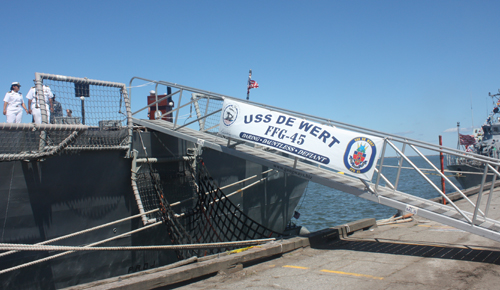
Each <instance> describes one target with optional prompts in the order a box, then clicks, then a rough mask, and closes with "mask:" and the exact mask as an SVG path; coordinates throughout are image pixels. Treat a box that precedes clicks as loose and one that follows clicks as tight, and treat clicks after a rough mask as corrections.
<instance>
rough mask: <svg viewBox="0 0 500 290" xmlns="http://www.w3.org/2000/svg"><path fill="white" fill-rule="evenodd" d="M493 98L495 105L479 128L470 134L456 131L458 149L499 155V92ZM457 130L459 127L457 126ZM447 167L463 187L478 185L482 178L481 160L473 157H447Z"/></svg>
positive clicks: (496, 156) (489, 176) (485, 154)
mask: <svg viewBox="0 0 500 290" xmlns="http://www.w3.org/2000/svg"><path fill="white" fill-rule="evenodd" d="M490 96H491V97H492V98H494V100H495V107H494V108H493V110H492V112H491V113H490V114H489V116H488V118H487V119H486V121H485V122H484V124H483V126H481V128H475V129H474V132H473V134H472V135H462V134H460V133H458V145H457V146H458V147H459V148H458V149H461V148H460V147H462V150H464V151H466V152H471V153H476V154H480V155H483V156H487V157H491V158H496V159H498V158H499V157H500V154H499V150H500V121H499V117H498V116H499V115H498V113H499V111H500V109H499V108H500V107H499V106H500V99H499V96H500V94H495V95H492V94H490ZM457 130H459V127H458V126H457ZM447 168H448V169H449V170H451V171H453V172H454V173H455V178H456V179H457V181H458V182H459V183H460V185H462V187H463V188H470V187H474V186H477V185H480V184H481V182H482V179H483V172H484V165H483V164H482V162H479V161H475V160H473V159H465V158H461V157H458V156H448V157H447ZM492 180H493V175H488V176H487V177H486V182H491V181H492Z"/></svg>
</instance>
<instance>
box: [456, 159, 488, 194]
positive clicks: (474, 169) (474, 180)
mask: <svg viewBox="0 0 500 290" xmlns="http://www.w3.org/2000/svg"><path fill="white" fill-rule="evenodd" d="M447 168H448V170H451V171H463V172H464V173H462V174H456V175H455V179H456V180H457V181H458V182H459V183H460V185H461V186H462V188H470V187H474V186H478V185H480V184H481V182H482V180H483V171H484V167H482V168H481V167H478V166H472V165H468V164H460V165H448V166H447ZM468 172H469V173H468ZM473 173H477V174H473ZM492 180H493V176H491V175H489V176H487V177H486V182H490V181H492Z"/></svg>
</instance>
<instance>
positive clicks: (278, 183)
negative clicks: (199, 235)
mask: <svg viewBox="0 0 500 290" xmlns="http://www.w3.org/2000/svg"><path fill="white" fill-rule="evenodd" d="M140 139H142V140H140ZM139 141H141V143H140V142H139ZM142 142H145V143H146V145H145V146H146V150H147V155H146V152H144V150H142ZM193 146H194V145H193V144H189V143H187V142H185V141H181V140H178V139H176V138H174V137H171V136H165V135H161V136H160V135H155V136H153V137H151V134H150V133H143V135H141V136H140V137H139V136H138V135H137V134H135V135H134V143H133V147H134V148H139V149H138V151H140V152H139V157H146V156H147V157H155V158H158V157H172V156H178V155H183V154H186V151H187V149H188V148H192V147H193ZM165 148H168V150H165ZM124 155H125V152H124V151H123V150H121V151H120V150H105V151H80V152H79V153H67V152H64V153H62V154H60V155H56V156H52V157H49V158H46V159H45V160H43V161H30V162H25V161H11V162H0V174H1V176H3V178H2V181H1V182H0V200H1V202H0V225H2V230H1V232H2V233H1V241H2V242H3V243H22V244H35V243H39V242H43V241H46V240H49V239H53V238H56V237H60V236H63V235H67V234H71V233H74V232H77V231H81V230H85V229H89V228H92V227H95V226H99V225H102V224H105V223H108V222H112V221H115V220H119V219H123V218H126V217H129V216H131V215H135V214H138V213H139V210H138V205H137V203H136V200H135V199H134V194H133V189H132V185H131V166H132V165H131V163H132V161H131V159H130V158H125V156H124ZM201 156H202V158H203V159H204V161H205V164H206V166H207V168H208V169H209V171H210V173H211V175H212V177H213V178H214V180H216V182H217V183H218V184H219V186H224V185H226V184H230V183H232V182H235V181H237V180H241V179H243V178H246V177H249V176H252V175H258V176H259V175H260V176H262V172H263V171H265V170H267V168H266V167H263V166H261V165H258V164H255V163H251V162H248V161H245V160H241V159H238V158H235V157H231V156H227V155H224V154H222V153H219V152H215V151H211V150H205V151H204V152H203V154H202V155H201ZM154 168H155V170H158V174H159V176H160V178H161V182H162V185H163V187H164V189H165V193H166V195H167V198H168V200H169V202H175V201H178V200H183V199H185V198H189V197H192V196H193V192H192V191H190V190H188V189H189V185H188V180H187V178H186V177H185V176H184V175H183V171H182V170H180V168H182V165H181V164H180V163H179V162H169V163H164V164H155V165H154ZM247 184H248V183H243V184H241V185H238V186H237V187H235V188H231V191H235V190H237V189H238V188H241V187H243V186H245V185H247ZM306 185H307V181H305V180H302V179H299V178H297V177H293V176H287V175H286V174H283V173H277V172H276V173H274V174H273V175H272V176H270V177H268V178H267V179H266V180H265V181H263V182H261V183H260V184H257V185H255V186H253V187H251V188H249V189H245V190H242V191H241V192H238V194H234V195H232V196H231V197H230V199H231V201H232V202H233V203H234V204H236V205H237V206H238V207H239V208H240V209H241V210H242V211H243V212H244V213H245V214H247V215H248V216H249V217H251V218H252V219H254V220H255V221H257V222H259V223H261V224H262V225H263V226H265V227H267V228H270V229H272V230H273V231H276V232H282V231H283V230H284V229H285V227H286V225H287V223H288V222H289V220H290V219H291V217H292V214H293V211H294V209H295V207H296V205H297V204H298V202H299V199H300V197H301V196H302V194H303V192H304V190H305V187H306ZM174 189H175V190H174ZM191 206H192V204H189V203H185V204H183V205H182V206H178V207H177V208H175V207H174V211H183V210H186V209H188V208H189V207H191ZM142 227H143V223H142V221H141V220H140V218H138V219H133V220H129V221H125V222H123V223H120V224H116V225H113V226H111V227H106V228H102V229H99V230H95V231H92V232H89V233H87V234H84V235H79V236H76V237H72V238H69V239H65V240H61V241H58V242H56V243H53V244H57V245H71V246H80V245H86V244H90V243H94V242H97V241H101V240H104V239H108V238H111V237H114V236H117V235H120V234H122V233H126V232H129V231H131V230H134V229H139V228H142ZM166 244H170V238H169V235H168V233H167V228H166V227H164V226H163V225H159V226H156V227H153V228H151V229H148V230H145V231H142V232H141V233H140V234H131V235H127V236H125V237H122V238H120V239H117V240H113V241H111V242H108V243H106V244H103V245H105V246H139V245H166ZM54 254H56V253H53V252H35V251H33V252H18V253H14V254H11V255H8V256H4V257H0V269H1V270H4V269H8V268H10V267H14V266H17V265H20V264H23V263H25V262H30V261H33V260H38V259H42V258H46V257H48V256H52V255H54ZM176 260H177V258H176V255H175V253H174V252H171V251H112V252H76V253H71V254H67V255H64V256H61V257H58V258H55V259H50V260H48V261H45V262H41V263H38V264H35V265H31V266H27V267H25V268H21V269H16V270H13V271H9V272H7V273H3V274H0V275H1V276H2V283H1V286H2V288H3V289H13V288H17V289H58V288H63V287H68V286H71V285H77V284H81V283H87V282H91V281H95V280H100V279H105V278H109V277H114V276H119V275H124V274H128V273H132V272H137V271H141V270H145V269H149V268H153V267H158V266H162V265H166V264H169V263H172V262H175V261H176Z"/></svg>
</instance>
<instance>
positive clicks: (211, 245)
mask: <svg viewBox="0 0 500 290" xmlns="http://www.w3.org/2000/svg"><path fill="white" fill-rule="evenodd" d="M275 240H276V239H275V238H269V239H257V240H246V241H233V242H219V243H202V244H186V245H159V246H131V247H87V246H86V247H74V246H55V245H28V244H6V243H0V250H2V251H4V250H18V251H138V250H155V251H157V250H191V249H213V248H226V247H239V246H248V245H260V244H262V243H266V242H271V241H275Z"/></svg>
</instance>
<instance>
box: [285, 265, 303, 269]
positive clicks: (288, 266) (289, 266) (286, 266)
mask: <svg viewBox="0 0 500 290" xmlns="http://www.w3.org/2000/svg"><path fill="white" fill-rule="evenodd" d="M283 268H294V269H303V270H307V269H309V268H308V267H300V266H291V265H285V266H283Z"/></svg>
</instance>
